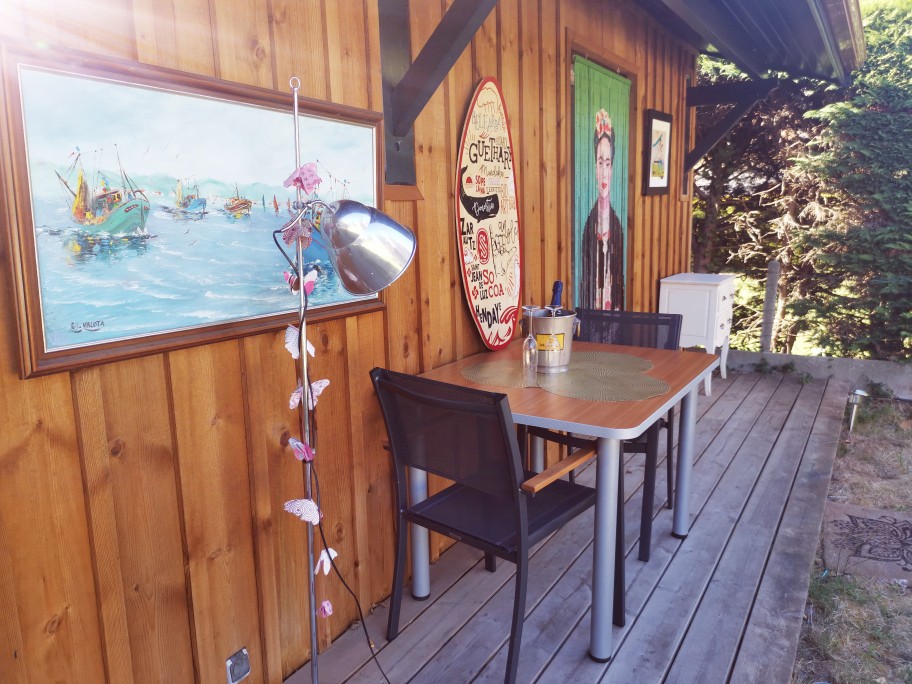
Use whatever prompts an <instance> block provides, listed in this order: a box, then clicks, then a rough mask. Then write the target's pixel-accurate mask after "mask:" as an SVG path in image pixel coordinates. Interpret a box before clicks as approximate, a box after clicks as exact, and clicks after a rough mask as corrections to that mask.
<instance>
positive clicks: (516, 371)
mask: <svg viewBox="0 0 912 684" xmlns="http://www.w3.org/2000/svg"><path fill="white" fill-rule="evenodd" d="M462 377H464V378H465V379H466V380H471V381H472V382H477V383H479V384H480V385H497V386H498V387H535V386H536V385H535V383H526V380H525V376H524V375H523V367H522V361H487V362H485V363H476V364H475V365H473V366H466V367H465V368H463V369H462Z"/></svg>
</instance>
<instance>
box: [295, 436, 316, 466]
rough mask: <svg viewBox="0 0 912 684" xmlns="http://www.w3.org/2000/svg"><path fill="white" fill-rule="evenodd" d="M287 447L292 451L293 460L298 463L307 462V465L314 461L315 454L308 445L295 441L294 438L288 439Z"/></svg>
mask: <svg viewBox="0 0 912 684" xmlns="http://www.w3.org/2000/svg"><path fill="white" fill-rule="evenodd" d="M288 446H290V447H291V450H292V451H294V455H295V458H296V459H298V460H299V461H307V462H308V463H309V462H310V461H312V460H314V456H316V455H317V452H316V451H314V450H313V448H312V447H311V446H310V444H307V443H306V442H302V441H301V440H298V439H295V438H294V437H289V439H288Z"/></svg>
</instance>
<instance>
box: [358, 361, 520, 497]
mask: <svg viewBox="0 0 912 684" xmlns="http://www.w3.org/2000/svg"><path fill="white" fill-rule="evenodd" d="M370 375H371V380H372V381H373V383H374V390H375V391H376V393H377V397H378V398H379V400H380V408H381V410H382V412H383V418H384V420H385V421H386V428H387V432H388V433H389V439H390V447H391V449H392V452H393V458H394V462H395V466H396V477H397V479H398V480H399V482H400V483H402V482H405V469H406V468H407V467H411V468H418V469H420V470H425V471H427V472H430V473H435V474H437V475H441V476H442V477H445V478H447V479H450V480H453V481H455V482H459V483H461V484H464V485H466V486H468V487H471V488H473V489H478V490H481V491H483V492H486V493H488V494H493V495H495V496H500V497H504V498H510V499H514V500H518V499H519V496H520V495H519V486H520V482H521V481H522V477H523V471H522V467H521V465H520V456H519V445H518V443H517V441H516V429H515V427H514V425H513V417H512V414H511V413H510V406H509V403H508V401H507V396H506V395H505V394H498V393H494V392H484V391H482V390H477V389H470V388H467V387H460V386H458V385H451V384H448V383H444V382H437V381H434V380H428V379H426V378H419V377H417V376H414V375H406V374H404V373H396V372H394V371H390V370H387V369H384V368H374V369H373V370H372V371H371V373H370Z"/></svg>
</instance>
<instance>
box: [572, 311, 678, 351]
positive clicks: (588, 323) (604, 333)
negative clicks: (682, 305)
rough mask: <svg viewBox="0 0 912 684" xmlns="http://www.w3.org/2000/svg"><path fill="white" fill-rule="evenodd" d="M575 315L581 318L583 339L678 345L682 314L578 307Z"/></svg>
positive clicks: (655, 346) (635, 344)
mask: <svg viewBox="0 0 912 684" xmlns="http://www.w3.org/2000/svg"><path fill="white" fill-rule="evenodd" d="M576 317H577V318H578V319H579V321H580V327H579V338H578V339H580V340H582V341H585V342H601V343H603V344H625V345H628V346H630V347H649V348H652V349H678V348H679V347H680V346H681V322H682V321H683V318H684V317H683V316H681V314H668V313H644V312H639V311H603V310H601V309H577V310H576Z"/></svg>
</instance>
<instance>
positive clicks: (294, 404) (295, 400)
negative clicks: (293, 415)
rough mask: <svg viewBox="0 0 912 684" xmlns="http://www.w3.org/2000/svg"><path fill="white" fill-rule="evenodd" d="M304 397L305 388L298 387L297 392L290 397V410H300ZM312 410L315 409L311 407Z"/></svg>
mask: <svg viewBox="0 0 912 684" xmlns="http://www.w3.org/2000/svg"><path fill="white" fill-rule="evenodd" d="M303 397H304V387H303V386H302V385H298V387H297V389H295V391H294V392H292V393H291V396H290V397H288V408H290V409H296V408H298V405H299V404H300V403H301V399H302V398H303ZM311 408H313V407H311Z"/></svg>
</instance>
